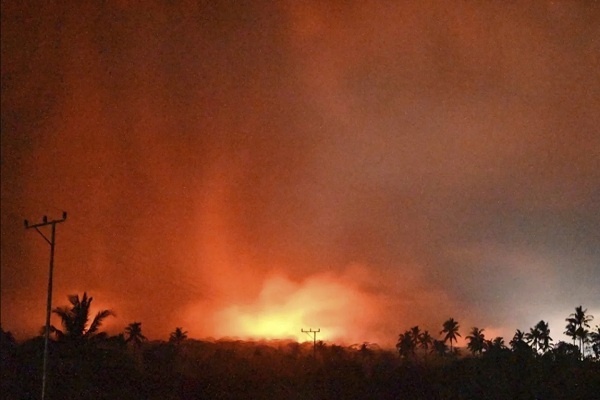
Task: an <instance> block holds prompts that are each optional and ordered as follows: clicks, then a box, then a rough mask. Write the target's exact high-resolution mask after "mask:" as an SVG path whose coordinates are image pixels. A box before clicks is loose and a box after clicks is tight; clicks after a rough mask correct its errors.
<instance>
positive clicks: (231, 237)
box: [0, 1, 600, 345]
mask: <svg viewBox="0 0 600 400" xmlns="http://www.w3.org/2000/svg"><path fill="white" fill-rule="evenodd" d="M34 3H35V4H34ZM38 3H39V4H38ZM38 3H36V2H19V1H3V2H2V12H1V18H2V24H1V29H2V35H1V40H2V63H1V68H2V92H1V96H2V107H1V112H2V120H1V121H2V135H1V140H2V145H1V146H0V150H1V151H2V164H1V168H2V171H1V175H2V179H1V180H0V184H1V185H2V201H1V208H2V221H1V222H2V223H1V229H2V242H1V245H2V257H1V266H2V271H1V272H2V277H1V278H2V279H1V290H2V292H1V294H2V299H1V300H2V301H1V311H2V312H1V313H0V317H1V319H2V327H3V329H8V330H11V331H13V332H14V333H15V334H16V336H17V337H19V338H25V337H27V336H30V335H32V334H35V333H37V332H38V331H39V327H40V326H41V325H42V324H43V321H44V310H45V290H46V284H47V281H46V279H47V275H46V270H45V268H46V265H47V250H48V249H47V246H46V244H45V243H44V242H42V241H41V240H40V238H39V237H37V236H35V237H34V236H32V234H33V233H34V232H32V231H31V230H29V231H27V232H26V231H25V230H24V229H23V225H22V220H23V219H29V220H33V219H36V218H41V216H42V215H44V214H48V215H49V216H50V217H51V216H52V215H60V213H61V212H62V210H67V211H68V212H69V220H68V221H67V222H66V223H65V224H61V226H60V227H59V229H58V247H57V254H56V256H57V258H56V269H55V281H54V283H55V290H54V299H53V302H54V304H55V305H63V304H65V303H66V295H68V294H71V293H79V294H81V293H82V292H83V291H84V290H85V291H87V292H88V294H90V295H91V296H93V297H94V306H95V307H101V308H104V307H106V308H112V309H114V311H115V312H116V314H117V317H116V318H110V319H109V320H107V322H106V325H105V327H106V329H108V330H110V331H111V332H119V331H122V329H123V328H124V326H126V325H127V324H128V323H130V322H132V321H141V322H142V323H143V329H144V332H145V334H146V336H148V337H150V338H166V337H168V334H169V332H171V331H172V330H173V329H174V328H175V327H177V326H181V327H183V328H184V329H185V330H187V331H188V332H189V333H190V336H192V337H197V338H202V337H207V336H212V337H215V338H217V337H220V336H232V337H253V338H258V337H274V338H275V337H280V336H285V337H292V338H299V339H306V335H304V336H303V335H302V334H301V332H300V329H302V328H304V329H309V328H313V329H317V328H320V329H321V333H320V334H319V338H322V339H326V340H333V341H336V340H340V341H343V342H345V343H348V344H352V343H356V342H359V343H360V342H363V341H369V342H379V343H380V344H382V345H386V344H387V345H393V344H394V342H395V340H396V338H397V337H398V333H400V332H401V331H403V330H405V329H408V328H410V327H411V326H414V325H417V324H418V325H419V326H420V327H421V329H428V330H429V331H430V332H431V333H432V335H433V336H436V335H437V333H438V332H439V330H440V329H441V324H442V322H443V321H444V320H445V319H447V318H449V317H454V318H455V319H457V320H458V321H459V323H460V324H461V331H462V332H466V331H467V330H468V329H469V328H470V327H471V326H478V327H480V328H486V332H488V333H489V334H490V335H491V334H492V333H493V334H496V333H498V334H502V335H503V336H504V337H505V338H509V337H510V336H511V335H512V333H513V332H514V329H517V328H519V329H522V330H526V329H527V328H528V327H531V326H533V325H534V324H535V323H536V322H537V321H539V320H540V319H549V320H551V324H550V327H551V330H552V333H553V334H554V333H556V332H559V331H560V332H562V331H563V330H564V329H563V327H564V318H565V317H566V316H568V315H569V313H571V312H573V309H574V307H576V306H578V305H580V304H581V305H583V306H584V307H587V308H589V311H590V312H591V313H592V314H595V315H596V318H600V304H599V303H598V301H599V300H598V295H597V292H598V287H600V271H599V268H600V230H599V229H598V226H600V213H599V212H598V210H599V209H600V183H599V182H600V155H599V153H598V151H599V150H598V149H600V135H599V134H598V126H600V112H598V110H599V109H600V96H599V95H598V93H600V75H598V73H597V71H598V70H599V69H600V68H599V65H600V60H599V58H598V57H599V54H600V41H599V40H598V39H597V38H598V37H600V23H598V21H600V2H588V1H565V2H558V1H554V2H543V1H536V2H512V3H507V2H445V1H440V2H419V1H412V2H378V3H376V4H375V2H364V1H356V2H327V1H314V2H311V1H306V2H304V1H303V2H298V1H281V2H260V1H256V2H235V1H234V2H196V1H193V2H175V3H177V4H175V3H173V4H171V3H169V2H163V1H160V2H152V1H148V2H128V1H115V2H112V1H107V2H77V3H68V4H67V3H64V4H63V3H61V2H38ZM54 322H55V323H58V321H54ZM553 337H554V335H553ZM557 337H560V334H559V333H556V337H555V339H556V338H557Z"/></svg>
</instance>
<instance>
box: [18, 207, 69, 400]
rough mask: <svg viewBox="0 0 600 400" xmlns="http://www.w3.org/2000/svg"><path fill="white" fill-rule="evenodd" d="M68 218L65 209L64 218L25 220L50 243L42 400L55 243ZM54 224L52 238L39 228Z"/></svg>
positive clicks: (44, 395)
mask: <svg viewBox="0 0 600 400" xmlns="http://www.w3.org/2000/svg"><path fill="white" fill-rule="evenodd" d="M66 219H67V212H66V211H63V215H62V219H55V220H52V221H48V217H47V216H45V215H44V218H42V222H40V223H37V224H34V225H29V222H28V221H27V220H25V229H29V228H34V229H35V230H36V231H37V232H38V233H39V234H40V235H42V237H43V238H44V240H45V241H46V242H47V243H48V244H49V245H50V273H49V275H48V300H47V301H46V331H45V332H44V335H45V336H44V368H43V372H42V400H44V398H45V397H46V376H47V366H48V340H49V338H50V313H51V310H52V271H53V270H54V245H55V243H56V224H60V223H61V222H65V221H66ZM46 225H52V235H51V236H50V239H48V238H47V237H46V235H44V234H43V233H42V231H40V230H39V229H38V228H41V227H42V226H46Z"/></svg>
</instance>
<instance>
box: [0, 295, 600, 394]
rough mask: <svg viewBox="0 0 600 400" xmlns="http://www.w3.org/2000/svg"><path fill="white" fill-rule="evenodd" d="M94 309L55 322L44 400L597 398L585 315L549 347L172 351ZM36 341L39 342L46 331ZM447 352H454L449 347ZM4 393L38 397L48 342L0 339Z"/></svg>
mask: <svg viewBox="0 0 600 400" xmlns="http://www.w3.org/2000/svg"><path fill="white" fill-rule="evenodd" d="M91 300H92V299H91V298H88V297H87V295H85V294H84V296H83V297H82V298H81V299H80V298H79V297H78V296H70V297H69V301H70V303H71V305H70V306H68V307H61V308H57V309H56V310H55V313H56V314H57V315H59V316H60V317H61V321H62V326H61V328H60V329H59V328H56V327H52V329H51V332H53V334H52V338H53V340H52V341H51V342H50V347H49V350H50V351H49V355H50V357H49V376H48V392H47V396H46V398H47V399H592V398H598V397H597V396H598V393H600V362H599V361H600V337H599V336H600V331H599V328H598V326H596V327H595V328H594V329H593V330H590V326H589V323H590V321H591V316H589V315H586V311H585V310H583V309H582V308H581V307H577V308H576V312H575V313H574V314H572V315H571V316H569V317H568V318H567V323H568V324H567V326H566V331H565V333H566V334H567V335H569V336H570V337H572V338H573V343H565V342H558V343H556V344H553V343H552V338H551V337H550V330H549V327H548V324H547V323H546V322H544V321H540V322H539V323H538V324H536V325H535V326H534V327H533V328H531V329H530V330H529V332H522V331H519V330H517V331H516V333H515V335H514V337H513V338H512V339H511V340H510V342H509V343H508V345H507V344H505V342H504V339H503V338H492V339H489V340H488V339H486V337H485V330H484V329H479V328H477V327H473V328H471V329H470V330H469V331H468V333H467V334H465V336H464V337H465V339H466V341H467V347H466V348H460V349H458V348H456V347H455V346H454V344H455V341H456V338H457V337H462V336H461V334H460V326H459V323H458V322H457V321H455V320H454V319H449V320H448V321H446V322H445V323H443V324H442V330H441V331H440V332H439V335H437V334H436V335H435V336H439V337H440V339H434V338H433V336H432V335H431V334H430V333H429V332H427V331H422V330H421V329H420V328H419V327H418V326H415V327H413V328H411V329H409V330H407V331H406V332H404V333H402V334H400V336H399V338H398V344H397V351H390V350H383V349H380V348H379V347H377V346H376V345H373V344H369V343H363V344H360V345H353V346H350V347H342V346H338V345H335V344H327V343H323V342H317V344H316V352H315V353H313V346H312V343H303V344H300V343H296V342H289V341H256V342H249V341H235V340H218V341H200V340H194V339H190V338H188V337H187V332H186V331H184V330H183V328H181V327H177V328H175V329H174V331H173V332H172V333H171V335H170V337H169V340H168V341H148V340H147V339H146V337H145V336H144V335H143V332H142V323H140V322H133V323H131V324H129V326H127V328H126V329H125V332H124V333H122V334H119V335H116V336H108V335H106V334H105V333H102V332H100V331H99V328H100V326H101V323H102V320H103V319H104V318H106V317H109V316H110V315H112V313H111V312H109V311H101V312H100V313H98V314H97V315H96V316H95V317H94V318H93V319H91V322H90V321H89V320H90V318H89V305H90V303H91ZM41 333H42V334H43V333H44V332H41ZM448 344H449V345H448ZM1 347H2V369H1V371H2V376H1V378H2V379H1V387H0V393H1V396H2V398H6V399H36V398H39V397H40V390H41V375H42V355H43V347H44V338H43V335H40V336H38V337H35V338H33V339H30V340H27V341H24V342H22V343H17V342H16V341H15V340H14V338H13V337H12V335H11V334H10V332H5V331H4V330H2V338H1Z"/></svg>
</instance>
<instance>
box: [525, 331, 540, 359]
mask: <svg viewBox="0 0 600 400" xmlns="http://www.w3.org/2000/svg"><path fill="white" fill-rule="evenodd" d="M525 340H526V341H527V343H528V344H531V345H532V346H533V349H534V350H535V352H536V354H537V352H538V342H539V341H540V332H539V330H538V329H537V326H534V327H533V328H529V332H527V333H526V334H525Z"/></svg>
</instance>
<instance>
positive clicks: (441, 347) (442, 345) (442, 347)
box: [431, 339, 448, 357]
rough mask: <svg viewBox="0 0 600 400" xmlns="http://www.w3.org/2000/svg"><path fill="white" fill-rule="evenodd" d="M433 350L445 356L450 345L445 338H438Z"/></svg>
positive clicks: (434, 342)
mask: <svg viewBox="0 0 600 400" xmlns="http://www.w3.org/2000/svg"><path fill="white" fill-rule="evenodd" d="M431 352H432V353H437V355H439V356H441V357H444V356H445V355H446V354H447V353H448V346H447V345H446V342H444V341H443V340H437V339H436V340H434V341H433V344H432V347H431Z"/></svg>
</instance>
